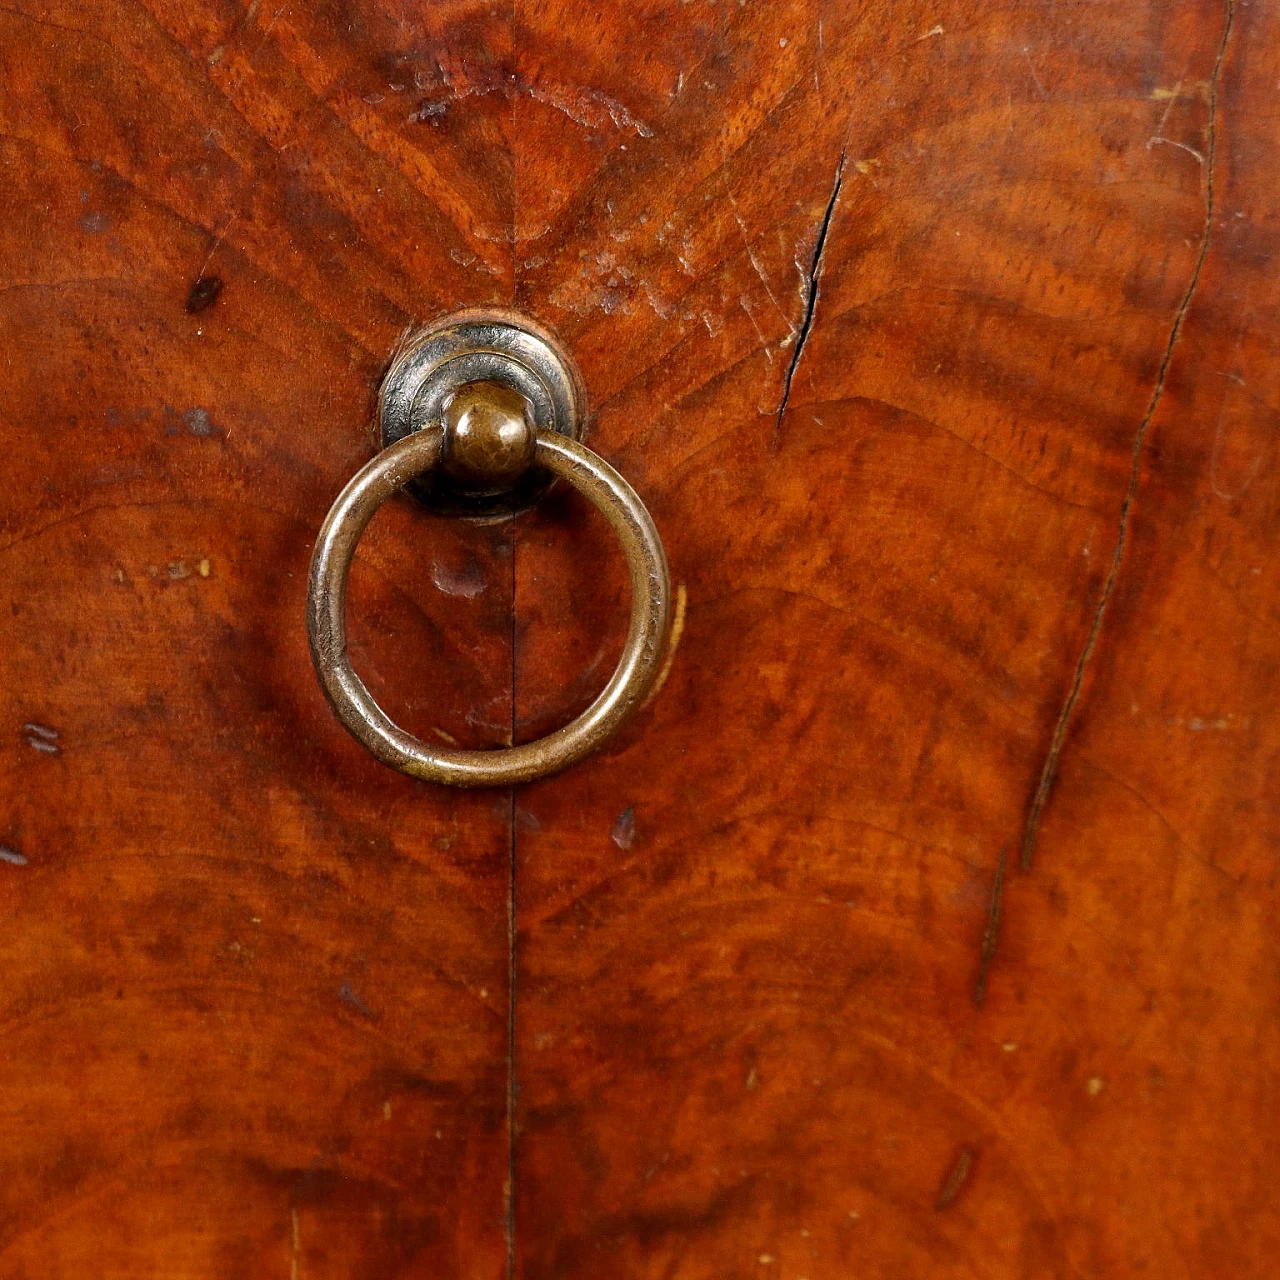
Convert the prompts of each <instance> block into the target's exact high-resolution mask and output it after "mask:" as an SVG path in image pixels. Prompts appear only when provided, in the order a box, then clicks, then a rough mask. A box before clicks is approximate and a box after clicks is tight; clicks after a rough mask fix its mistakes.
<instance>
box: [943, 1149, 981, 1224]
mask: <svg viewBox="0 0 1280 1280" xmlns="http://www.w3.org/2000/svg"><path fill="white" fill-rule="evenodd" d="M977 1158H978V1153H977V1152H976V1151H975V1150H974V1149H973V1148H972V1147H970V1146H967V1145H966V1146H963V1147H961V1148H960V1150H959V1151H958V1152H956V1158H955V1160H954V1161H953V1162H952V1164H951V1168H950V1169H949V1170H948V1171H947V1176H946V1177H945V1178H943V1180H942V1186H940V1187H939V1188H938V1198H937V1199H936V1200H935V1201H934V1202H933V1207H934V1209H936V1210H937V1211H938V1212H939V1213H941V1212H942V1211H943V1210H944V1209H950V1208H951V1206H952V1205H953V1204H955V1202H956V1201H957V1200H958V1199H959V1198H960V1193H961V1191H963V1190H964V1187H965V1184H966V1183H967V1182H968V1181H969V1175H970V1174H971V1173H972V1172H973V1166H974V1162H975V1161H976V1160H977Z"/></svg>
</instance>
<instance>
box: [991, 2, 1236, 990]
mask: <svg viewBox="0 0 1280 1280" xmlns="http://www.w3.org/2000/svg"><path fill="white" fill-rule="evenodd" d="M1234 25H1235V0H1227V6H1226V18H1225V21H1224V23H1223V27H1222V38H1221V40H1220V41H1219V43H1218V52H1217V56H1216V57H1215V59H1214V64H1213V73H1212V75H1211V76H1210V79H1209V85H1208V107H1209V122H1208V144H1207V147H1206V161H1207V162H1206V164H1205V166H1204V170H1205V213H1204V228H1203V231H1202V232H1201V236H1200V248H1199V251H1198V253H1197V254H1196V260H1195V265H1194V267H1193V268H1192V271H1191V278H1190V280H1189V281H1188V282H1187V287H1186V289H1185V290H1184V291H1183V294H1182V299H1181V301H1180V302H1179V304H1178V309H1177V311H1176V313H1175V314H1174V317H1173V324H1172V325H1171V327H1170V329H1169V338H1168V341H1167V342H1166V343H1165V348H1164V355H1163V357H1162V358H1161V361H1160V368H1159V370H1158V372H1157V374H1156V381H1155V386H1154V387H1153V389H1152V392H1151V398H1150V400H1149V402H1148V404H1147V409H1146V412H1145V413H1144V414H1143V415H1142V421H1141V422H1140V423H1139V424H1138V430H1137V433H1136V435H1135V436H1134V440H1133V459H1132V463H1131V466H1130V469H1129V485H1128V488H1127V489H1126V491H1125V495H1124V498H1123V500H1122V501H1121V503H1120V517H1119V522H1118V528H1117V531H1116V545H1115V551H1114V552H1113V553H1112V557H1111V567H1110V569H1109V570H1108V573H1107V578H1106V581H1105V582H1104V583H1103V586H1102V593H1101V595H1100V596H1099V597H1098V605H1097V608H1096V609H1095V610H1094V614H1093V621H1092V623H1091V624H1090V627H1089V634H1088V636H1087V637H1086V638H1085V643H1084V647H1083V649H1082V650H1081V652H1080V657H1079V659H1078V660H1077V662H1076V665H1075V670H1074V672H1073V674H1072V678H1071V685H1070V688H1069V689H1068V691H1067V696H1066V699H1065V700H1064V702H1063V704H1062V710H1061V711H1060V712H1059V713H1058V719H1057V721H1056V723H1055V724H1054V729H1053V737H1052V738H1051V739H1050V742H1049V750H1048V752H1047V753H1046V755H1045V761H1044V765H1043V767H1042V768H1041V770H1040V777H1039V780H1038V781H1037V783H1036V789H1035V791H1034V793H1033V794H1032V798H1031V803H1030V805H1029V807H1028V810H1027V820H1026V823H1025V825H1024V827H1023V832H1022V841H1021V850H1020V858H1019V865H1020V866H1021V868H1022V870H1023V871H1024V872H1028V871H1030V870H1031V866H1032V862H1033V858H1034V852H1035V843H1036V836H1037V834H1038V832H1039V828H1040V819H1041V816H1042V815H1043V813H1044V808H1045V805H1046V804H1047V802H1048V799H1049V792H1050V791H1051V790H1052V789H1053V784H1054V781H1055V780H1056V778H1057V773H1058V766H1059V763H1060V760H1061V757H1062V751H1063V748H1064V746H1065V745H1066V738H1067V731H1068V729H1069V728H1070V725H1071V718H1072V715H1073V713H1074V711H1075V707H1076V703H1077V701H1078V700H1079V697H1080V690H1081V687H1082V686H1083V684H1084V676H1085V672H1086V670H1087V669H1088V667H1089V664H1090V662H1091V661H1092V660H1093V655H1094V651H1095V650H1096V649H1097V646H1098V640H1099V637H1100V636H1101V633H1102V623H1103V619H1104V617H1105V615H1106V612H1107V606H1108V604H1110V602H1111V596H1112V594H1113V593H1114V591H1115V586H1116V581H1117V579H1118V578H1119V576H1120V565H1121V562H1122V561H1123V559H1124V549H1125V544H1126V542H1127V540H1128V533H1129V518H1130V514H1131V512H1132V508H1133V502H1134V498H1135V497H1136V496H1137V492H1138V482H1139V479H1140V477H1141V466H1142V451H1143V445H1144V444H1145V442H1146V437H1147V431H1148V429H1149V428H1150V426H1151V423H1152V421H1153V419H1154V418H1155V415H1156V410H1157V409H1158V408H1159V406H1160V401H1161V399H1162V397H1163V395H1164V388H1165V383H1166V381H1167V380H1168V376H1169V366H1170V365H1171V364H1172V362H1173V353H1174V349H1175V348H1176V347H1177V345H1178V338H1179V337H1180V336H1181V334H1182V328H1183V325H1184V323H1185V321H1186V318H1187V313H1188V311H1189V310H1190V309H1191V303H1192V300H1193V299H1194V298H1195V293H1196V289H1197V287H1198V286H1199V284H1200V273H1201V271H1202V270H1203V269H1204V264H1205V259H1206V258H1207V257H1208V255H1209V245H1210V242H1211V241H1212V238H1213V214H1214V207H1215V198H1216V193H1215V191H1214V185H1213V182H1214V173H1215V168H1214V166H1215V161H1216V159H1217V153H1218V90H1219V86H1220V83H1221V80H1222V69H1223V65H1224V63H1225V61H1226V56H1227V46H1228V44H1229V43H1230V40H1231V30H1232V27H1233V26H1234ZM1006 861H1007V850H1002V851H1001V854H1000V861H999V864H998V866H997V868H996V878H995V884H994V887H993V890H992V895H991V906H990V908H989V911H988V916H987V925H986V928H985V929H984V930H983V934H982V945H981V951H980V955H979V960H978V976H977V980H976V981H975V984H974V990H973V1002H974V1004H975V1005H976V1006H977V1007H978V1008H981V1007H982V1003H983V1000H984V999H985V997H986V992H987V979H988V976H989V973H990V968H991V962H992V959H993V958H994V956H995V949H996V943H997V941H998V938H999V925H1000V908H1001V901H1002V897H1003V892H1004V873H1005V865H1006Z"/></svg>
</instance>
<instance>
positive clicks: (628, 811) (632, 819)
mask: <svg viewBox="0 0 1280 1280" xmlns="http://www.w3.org/2000/svg"><path fill="white" fill-rule="evenodd" d="M609 839H610V840H612V841H613V843H614V844H616V845H617V846H618V848H619V849H630V848H631V846H632V845H633V844H635V842H636V811H635V807H634V806H633V805H627V807H626V808H625V809H623V811H622V812H621V813H620V814H618V817H617V819H616V820H615V821H614V824H613V830H612V831H611V832H610V833H609Z"/></svg>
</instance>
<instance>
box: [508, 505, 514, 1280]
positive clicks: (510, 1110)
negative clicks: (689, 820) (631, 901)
mask: <svg viewBox="0 0 1280 1280" xmlns="http://www.w3.org/2000/svg"><path fill="white" fill-rule="evenodd" d="M510 548H511V633H510V644H511V742H512V745H514V744H515V740H516V522H515V517H514V516H513V517H512V518H511V538H510ZM508 796H509V800H508V812H507V818H508V826H507V857H508V867H507V1222H506V1228H507V1280H515V1273H516V1096H517V1090H516V789H515V787H514V786H512V787H511V788H510V790H509V792H508Z"/></svg>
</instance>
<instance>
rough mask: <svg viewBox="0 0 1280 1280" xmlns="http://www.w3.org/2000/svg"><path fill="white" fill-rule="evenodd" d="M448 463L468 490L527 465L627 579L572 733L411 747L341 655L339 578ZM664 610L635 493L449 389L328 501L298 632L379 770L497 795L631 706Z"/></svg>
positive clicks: (577, 748)
mask: <svg viewBox="0 0 1280 1280" xmlns="http://www.w3.org/2000/svg"><path fill="white" fill-rule="evenodd" d="M500 390H503V391H505V388H500ZM464 391H465V392H468V395H467V396H466V397H464V396H463V392H464ZM518 399H519V397H518V396H517V397H516V400H518ZM459 400H461V404H459ZM454 406H457V408H456V410H455V408H454ZM522 425H523V427H524V429H523V430H522ZM526 431H527V435H526ZM451 460H452V463H453V465H456V466H461V467H464V468H465V469H466V474H467V475H468V476H470V477H472V478H473V479H474V482H476V483H478V484H480V485H496V484H497V483H498V480H497V479H496V477H498V476H507V477H509V478H510V477H511V476H513V475H519V473H520V472H521V471H522V470H523V469H524V467H525V466H527V465H528V464H529V461H530V460H531V461H532V464H533V465H535V466H538V467H544V468H546V469H547V470H548V471H550V472H551V473H552V474H554V475H556V476H558V477H560V478H561V479H562V480H565V481H567V482H568V483H569V484H570V485H572V486H573V487H574V488H575V489H577V490H578V492H580V493H582V494H583V495H584V496H585V497H587V498H588V499H590V501H591V502H592V503H594V504H595V506H596V507H597V508H599V510H600V512H601V514H602V515H603V516H604V518H605V519H606V520H607V521H608V522H609V526H610V527H611V528H612V529H613V531H614V533H615V534H617V536H618V540H619V541H620V542H621V543H622V549H623V552H624V553H625V555H626V560H627V567H628V569H629V571H630V575H631V623H630V626H629V628H628V631H627V639H626V643H625V644H624V646H623V650H622V657H621V658H620V659H619V662H618V665H617V667H616V669H615V670H614V673H613V675H612V676H611V677H610V679H609V682H608V684H606V685H605V687H604V689H603V690H602V691H601V693H600V694H599V696H598V697H597V698H596V700H595V701H594V702H593V703H592V704H591V705H590V706H589V707H588V708H587V709H586V710H585V711H584V712H583V713H582V714H581V715H580V716H578V718H577V719H576V720H574V721H573V722H572V723H570V724H567V725H565V726H564V728H562V729H557V730H556V731H555V732H554V733H550V734H548V735H547V736H546V737H544V738H539V739H537V740H536V741H534V742H528V743H523V744H521V745H520V746H514V747H505V748H499V749H497V750H492V751H464V750H461V749H455V748H445V747H437V746H434V745H428V744H427V743H425V742H422V741H420V740H419V739H417V738H415V737H413V736H412V735H411V734H408V733H406V732H405V731H404V730H403V729H401V728H399V727H398V726H397V725H395V724H394V723H393V722H392V721H391V720H390V719H389V718H388V716H387V715H386V713H385V712H384V711H383V710H382V708H381V707H379V706H378V704H377V703H376V702H375V701H374V700H373V698H372V697H371V696H370V694H369V691H368V690H367V689H366V688H365V687H364V684H363V683H362V681H361V680H360V677H359V676H358V675H357V674H356V673H355V670H354V669H353V668H352V666H351V661H350V658H349V657H348V655H347V625H346V592H347V574H348V572H349V570H350V568H351V561H352V557H353V556H354V555H355V550H356V545H357V544H358V543H359V541H360V536H361V534H363V533H364V531H365V528H366V527H367V526H368V524H369V521H370V520H371V519H372V518H373V515H374V512H376V511H377V509H378V508H379V507H380V506H381V505H382V503H383V502H385V501H386V500H387V498H389V497H390V496H391V495H392V494H393V493H395V492H396V491H397V490H398V489H400V488H401V487H402V486H403V485H405V484H408V483H409V482H410V481H411V480H413V479H414V478H415V477H417V476H421V475H424V474H426V473H427V472H430V471H432V470H434V469H435V468H437V467H442V466H448V465H450V461H451ZM670 600H671V584H670V578H669V575H668V572H667V559H666V555H665V553H664V551H663V548H662V540H661V538H659V536H658V531H657V529H656V528H655V527H654V523H653V519H652V517H651V516H650V515H649V512H648V511H647V510H646V509H645V506H644V503H642V502H641V501H640V499H639V498H638V497H637V496H636V493H635V490H634V489H632V487H631V486H630V485H629V484H628V483H627V482H626V481H625V480H624V479H623V478H622V476H620V475H619V474H618V473H617V472H616V471H615V470H614V469H613V468H612V467H611V466H610V465H609V464H608V463H607V462H605V461H604V459H603V458H600V457H598V456H597V455H596V454H594V453H592V451H591V450H590V449H588V448H587V447H586V446H585V445H582V444H579V443H578V442H577V441H575V440H572V439H570V438H569V437H567V436H565V435H561V434H559V433H558V432H555V431H546V430H538V431H534V430H533V429H532V428H530V427H528V426H527V420H526V419H525V418H524V417H523V415H522V413H521V412H520V411H519V407H518V405H517V404H516V403H515V400H509V399H508V398H507V397H506V396H505V395H504V396H495V395H494V394H493V392H492V391H491V390H486V389H484V387H483V386H481V387H472V388H463V389H462V390H460V391H459V392H458V393H457V395H456V396H455V397H454V400H453V402H452V404H451V405H450V407H449V410H447V411H446V413H445V423H444V424H443V425H442V424H441V423H439V422H437V423H436V424H434V425H431V426H426V427H423V428H422V429H421V430H419V431H415V432H414V433H413V434H412V435H408V436H405V437H404V438H403V439H401V440H398V441H397V442H396V443H395V444H393V445H391V446H390V447H389V448H386V449H384V450H383V451H382V452H381V453H379V454H378V455H377V456H376V457H375V458H373V459H372V460H371V461H370V462H368V463H366V464H365V466H364V467H362V468H361V469H360V470H359V471H358V472H356V474H355V476H354V477H352V479H351V481H350V483H348V485H347V486H346V488H345V489H343V491H342V492H341V493H340V494H339V495H338V498H337V501H336V502H334V504H333V507H332V508H331V509H330V511H329V514H328V516H327V517H326V519H325V522H324V524H323V526H322V527H321V529H320V535H319V537H318V539H317V540H316V545H315V551H314V552H313V554H312V558H311V574H310V582H309V588H308V593H307V630H308V634H309V636H310V640H311V656H312V659H313V660H314V662H315V666H316V672H317V673H318V675H319V677H320V683H321V686H322V687H323V689H324V692H325V695H326V697H327V698H328V700H329V702H330V704H331V705H332V707H333V709H334V711H335V712H336V713H337V715H338V718H339V720H341V721H342V723H343V725H344V726H345V727H346V728H347V730H348V731H349V732H350V733H351V734H352V736H353V737H354V738H355V739H356V740H357V741H358V742H360V743H361V744H362V745H363V746H364V747H365V748H366V749H367V750H368V751H370V752H371V753H372V754H373V755H375V756H376V757H377V758H378V759H379V760H381V761H382V762H383V763H384V764H388V765H390V766H391V767H392V768H394V769H399V770H400V771H401V772H402V773H407V774H409V775H410V776H411V777H414V778H422V779H424V780H425V781H427V782H442V783H448V784H450V785H452V786H459V787H489V786H502V785H508V784H510V783H516V782H527V781H529V780H530V779H532V778H538V777H541V776H543V775H544V774H548V773H554V772H556V771H557V770H560V769H563V768H565V767H567V766H568V765H571V764H574V763H576V762H577V761H579V760H581V759H582V758H583V757H584V756H586V755H588V754H589V753H590V752H592V751H594V750H595V749H596V748H597V747H598V746H600V744H601V743H602V742H604V740H605V739H606V738H608V737H609V736H610V734H612V733H614V732H615V731H616V730H617V728H618V726H619V725H621V724H622V722H623V721H624V720H625V719H626V718H627V717H628V716H629V715H631V713H632V712H633V711H635V710H636V709H637V708H638V707H639V706H641V704H642V703H643V702H644V700H645V696H646V694H647V693H648V692H649V690H650V689H651V688H652V686H653V682H654V679H655V677H656V676H657V674H658V670H659V666H660V663H661V660H662V654H663V650H664V648H665V646H666V642H667V633H668V629H669V626H670Z"/></svg>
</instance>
